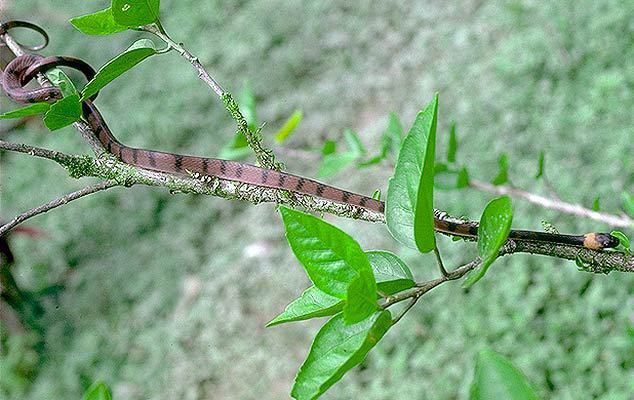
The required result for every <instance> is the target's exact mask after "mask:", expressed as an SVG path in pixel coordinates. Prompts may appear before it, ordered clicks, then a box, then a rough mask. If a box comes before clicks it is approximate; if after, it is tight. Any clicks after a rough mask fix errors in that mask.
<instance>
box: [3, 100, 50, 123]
mask: <svg viewBox="0 0 634 400" xmlns="http://www.w3.org/2000/svg"><path fill="white" fill-rule="evenodd" d="M49 108H51V105H50V104H48V103H35V104H31V105H28V106H26V107H22V108H18V109H17V110H13V111H7V112H6V113H4V114H0V118H3V119H5V118H6V119H8V118H22V117H29V116H31V115H37V114H41V113H44V112H47V111H48V110H49Z"/></svg>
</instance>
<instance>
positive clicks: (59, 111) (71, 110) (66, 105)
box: [44, 94, 81, 131]
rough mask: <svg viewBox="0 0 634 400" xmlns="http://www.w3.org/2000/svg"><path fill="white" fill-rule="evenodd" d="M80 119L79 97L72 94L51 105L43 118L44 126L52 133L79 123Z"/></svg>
mask: <svg viewBox="0 0 634 400" xmlns="http://www.w3.org/2000/svg"><path fill="white" fill-rule="evenodd" d="M80 118H81V103H80V102H79V96H78V95H76V94H74V95H71V96H68V97H64V98H63V99H61V100H58V101H56V102H55V103H53V104H52V105H51V108H50V109H49V110H48V111H47V112H46V115H45V116H44V125H46V127H47V128H48V129H50V130H52V131H54V130H57V129H60V128H63V127H65V126H68V125H70V124H72V123H73V122H75V121H79V119H80Z"/></svg>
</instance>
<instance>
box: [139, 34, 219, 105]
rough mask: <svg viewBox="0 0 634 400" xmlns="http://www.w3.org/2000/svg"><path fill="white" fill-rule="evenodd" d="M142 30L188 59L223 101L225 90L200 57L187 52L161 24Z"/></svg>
mask: <svg viewBox="0 0 634 400" xmlns="http://www.w3.org/2000/svg"><path fill="white" fill-rule="evenodd" d="M141 29H143V30H145V31H147V32H151V33H153V34H155V35H156V36H158V37H159V38H161V39H162V40H163V41H164V42H165V43H167V45H168V46H169V47H171V48H172V49H174V50H176V51H177V52H178V54H180V55H181V56H182V57H183V58H184V59H186V60H187V61H188V62H189V63H190V64H191V65H192V66H193V67H194V68H195V69H196V71H198V78H200V79H201V80H202V81H203V82H205V83H206V84H207V85H208V86H209V87H210V88H211V90H213V91H214V93H216V94H217V95H218V97H220V98H221V99H222V96H224V94H225V90H224V89H223V88H222V87H221V86H220V84H218V82H216V80H215V79H214V78H212V76H211V75H209V72H207V71H206V70H205V68H204V67H203V65H202V64H201V63H200V60H199V59H198V57H196V56H194V55H193V54H192V53H190V52H189V51H187V49H185V47H184V46H183V44H182V43H176V42H175V41H174V40H172V38H171V37H170V36H169V35H168V34H167V33H166V32H165V30H164V29H163V27H162V26H161V24H160V22H159V23H157V24H150V25H145V26H143V27H142V28H141Z"/></svg>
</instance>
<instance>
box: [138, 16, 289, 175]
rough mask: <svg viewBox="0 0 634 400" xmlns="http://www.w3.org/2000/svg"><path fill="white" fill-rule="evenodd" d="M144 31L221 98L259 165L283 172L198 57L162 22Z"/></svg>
mask: <svg viewBox="0 0 634 400" xmlns="http://www.w3.org/2000/svg"><path fill="white" fill-rule="evenodd" d="M141 29H142V30H144V31H147V32H150V33H153V34H155V35H156V36H158V37H159V38H160V39H161V40H163V41H164V42H165V43H167V46H168V48H171V49H173V50H175V51H176V52H177V53H178V54H180V55H181V57H183V58H184V59H185V60H187V61H188V62H189V63H190V64H191V65H192V67H194V69H195V70H196V71H197V72H198V78H200V79H201V80H202V81H203V82H205V83H206V84H207V86H209V87H210V88H211V90H213V91H214V93H216V94H217V95H218V97H220V99H221V100H222V102H223V103H224V105H225V108H226V109H227V111H229V114H231V117H232V118H233V119H234V120H235V121H236V123H237V124H238V133H241V134H243V135H244V137H245V138H246V140H247V143H248V145H249V147H251V149H253V152H254V153H255V156H256V158H257V160H258V163H259V164H260V165H261V166H263V167H264V168H268V169H273V170H276V171H281V170H282V168H283V165H282V164H281V163H279V162H277V161H276V160H275V153H273V151H272V150H271V149H269V148H267V147H265V146H264V145H263V144H262V135H261V134H260V129H257V130H251V129H250V128H249V124H247V121H246V119H245V118H244V115H243V114H242V112H241V111H240V107H239V106H238V103H237V102H236V101H235V100H234V99H233V97H232V96H231V94H230V93H229V92H226V91H225V90H224V89H223V88H222V87H221V86H220V84H218V82H216V80H215V79H214V78H213V77H212V76H211V75H210V74H209V72H207V70H206V69H205V67H203V65H202V64H201V63H200V60H199V59H198V57H196V56H194V55H193V54H192V53H190V52H189V51H188V50H187V49H185V47H184V46H183V44H182V43H176V42H175V41H174V40H173V39H172V38H171V37H170V36H169V35H168V34H167V32H165V30H164V29H163V27H162V26H161V23H160V21H158V22H156V23H154V24H150V25H145V26H143V27H142V28H141Z"/></svg>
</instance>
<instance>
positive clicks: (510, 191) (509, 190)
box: [469, 179, 634, 228]
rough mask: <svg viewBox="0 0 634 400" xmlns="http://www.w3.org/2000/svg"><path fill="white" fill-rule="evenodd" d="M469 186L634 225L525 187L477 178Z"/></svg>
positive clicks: (626, 219) (613, 223) (625, 218)
mask: <svg viewBox="0 0 634 400" xmlns="http://www.w3.org/2000/svg"><path fill="white" fill-rule="evenodd" d="M469 186H471V187H472V188H474V189H478V190H482V191H484V192H488V193H493V194H496V195H508V196H511V197H516V198H520V199H523V200H526V201H528V202H529V203H533V204H537V205H539V206H541V207H544V208H549V209H552V210H557V211H561V212H563V213H566V214H572V215H577V216H580V217H584V218H590V219H593V220H595V221H600V222H604V223H606V224H608V225H610V226H614V227H618V228H632V227H634V219H632V218H630V217H628V216H626V215H623V216H617V215H613V214H608V213H603V212H598V211H594V210H590V209H588V208H585V207H583V206H580V205H579V204H572V203H567V202H565V201H561V200H557V199H550V198H548V197H544V196H540V195H538V194H534V193H531V192H527V191H526V190H523V189H518V188H515V187H512V186H507V185H499V186H496V185H493V184H491V183H488V182H483V181H478V180H475V179H470V180H469Z"/></svg>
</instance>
